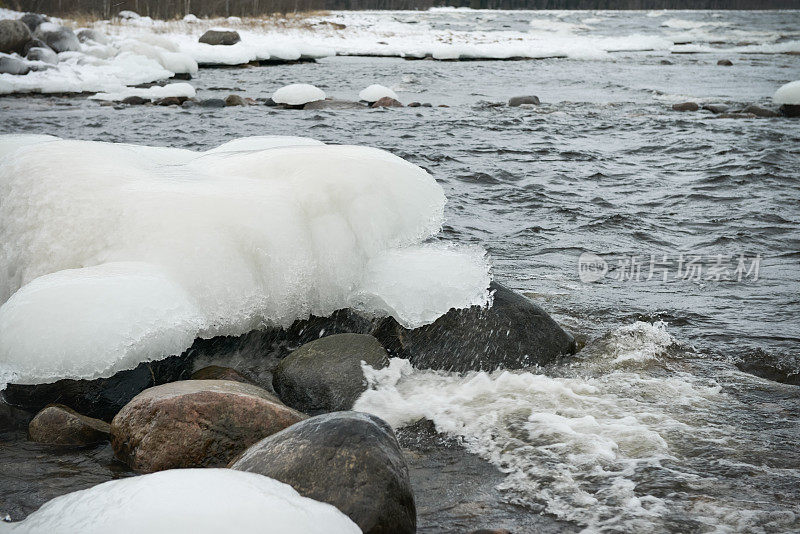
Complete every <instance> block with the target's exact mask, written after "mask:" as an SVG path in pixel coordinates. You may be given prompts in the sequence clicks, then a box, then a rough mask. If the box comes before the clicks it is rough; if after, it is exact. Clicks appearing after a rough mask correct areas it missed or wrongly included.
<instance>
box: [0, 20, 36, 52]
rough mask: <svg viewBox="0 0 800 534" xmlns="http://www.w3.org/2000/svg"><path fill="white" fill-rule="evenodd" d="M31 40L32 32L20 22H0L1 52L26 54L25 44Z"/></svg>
mask: <svg viewBox="0 0 800 534" xmlns="http://www.w3.org/2000/svg"><path fill="white" fill-rule="evenodd" d="M30 40H31V31H30V30H29V29H28V27H27V26H26V25H25V23H24V22H22V21H19V20H11V19H4V20H0V52H3V53H4V54H13V53H17V54H22V53H24V48H25V43H27V42H28V41H30Z"/></svg>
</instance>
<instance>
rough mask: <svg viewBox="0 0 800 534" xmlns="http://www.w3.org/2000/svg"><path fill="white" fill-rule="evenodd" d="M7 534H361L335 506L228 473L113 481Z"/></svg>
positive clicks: (52, 505) (44, 510) (57, 502)
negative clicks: (134, 533) (270, 533)
mask: <svg viewBox="0 0 800 534" xmlns="http://www.w3.org/2000/svg"><path fill="white" fill-rule="evenodd" d="M8 527H10V528H9V531H10V532H26V533H57V532H82V533H84V534H92V533H98V534H100V533H102V534H115V533H119V534H122V533H126V532H149V533H152V534H172V533H182V532H192V533H195V534H205V533H208V534H216V533H218V532H239V533H242V534H247V533H254V534H255V533H264V532H275V533H281V534H327V533H329V534H360V532H361V529H359V528H358V526H357V525H356V524H355V523H353V521H352V520H351V519H350V518H349V517H347V516H346V515H344V514H343V513H342V512H340V511H339V510H337V509H336V508H335V507H334V506H332V505H330V504H326V503H322V502H319V501H315V500H312V499H309V498H306V497H302V496H300V495H299V494H298V493H297V492H296V491H295V490H294V489H293V488H292V487H291V486H289V485H288V484H284V483H282V482H278V481H277V480H274V479H271V478H268V477H265V476H262V475H258V474H255V473H247V472H244V471H233V470H231V469H175V470H170V471H161V472H159V473H152V474H149V475H142V476H138V477H132V478H125V479H121V480H112V481H110V482H105V483H103V484H99V485H97V486H94V487H92V488H89V489H85V490H82V491H76V492H74V493H69V494H67V495H63V496H61V497H57V498H55V499H53V500H51V501H49V502H47V503H45V504H44V505H43V506H42V507H41V508H40V509H39V510H37V511H36V512H34V513H32V514H31V515H30V516H28V517H27V519H25V520H24V521H21V522H19V523H12V524H11V525H7V528H8Z"/></svg>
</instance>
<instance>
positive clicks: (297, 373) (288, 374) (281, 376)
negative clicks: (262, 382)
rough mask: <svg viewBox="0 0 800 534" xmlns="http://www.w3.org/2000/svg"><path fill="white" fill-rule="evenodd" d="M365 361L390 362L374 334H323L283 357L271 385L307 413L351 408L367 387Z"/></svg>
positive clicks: (381, 364)
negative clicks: (363, 363) (363, 364)
mask: <svg viewBox="0 0 800 534" xmlns="http://www.w3.org/2000/svg"><path fill="white" fill-rule="evenodd" d="M362 361H363V362H366V363H367V365H370V366H372V367H373V368H376V369H382V368H383V367H386V366H387V365H388V364H389V359H388V357H387V355H386V349H384V348H383V346H381V344H380V343H379V342H378V340H377V339H375V338H374V337H373V336H370V335H364V334H335V335H332V336H327V337H323V338H320V339H317V340H316V341H312V342H310V343H306V344H305V345H303V346H302V347H300V348H299V349H297V350H295V351H294V352H292V353H291V354H290V355H289V356H287V357H286V358H284V359H283V360H281V362H280V363H279V364H278V367H277V369H276V370H275V373H274V374H273V377H272V386H273V387H274V388H275V391H276V392H277V393H278V395H279V396H280V398H281V400H282V401H283V402H285V403H286V404H288V405H289V406H291V407H292V408H295V409H297V410H300V411H301V412H304V413H307V414H311V415H316V414H319V413H324V412H337V411H342V410H349V409H351V408H352V407H353V403H354V402H355V401H356V399H357V398H358V397H359V395H361V393H363V392H364V391H365V390H366V389H367V382H366V379H365V378H364V372H363V370H362V368H361V362H362Z"/></svg>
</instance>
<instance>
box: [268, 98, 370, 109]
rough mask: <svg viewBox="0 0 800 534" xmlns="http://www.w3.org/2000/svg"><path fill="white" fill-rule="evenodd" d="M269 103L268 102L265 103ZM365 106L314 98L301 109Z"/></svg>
mask: <svg viewBox="0 0 800 534" xmlns="http://www.w3.org/2000/svg"><path fill="white" fill-rule="evenodd" d="M267 105H269V104H267ZM366 107H367V106H365V105H364V104H361V103H359V102H352V101H349V100H335V99H333V100H327V99H326V100H316V101H314V102H309V103H308V104H305V105H304V106H303V109H364V108H366Z"/></svg>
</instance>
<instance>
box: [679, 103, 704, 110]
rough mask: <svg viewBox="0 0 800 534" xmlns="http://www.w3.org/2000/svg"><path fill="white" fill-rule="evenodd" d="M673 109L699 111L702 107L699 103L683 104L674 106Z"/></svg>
mask: <svg viewBox="0 0 800 534" xmlns="http://www.w3.org/2000/svg"><path fill="white" fill-rule="evenodd" d="M672 109H673V110H675V111H697V110H699V109H700V106H698V105H697V102H681V103H680V104H673V105H672Z"/></svg>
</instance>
